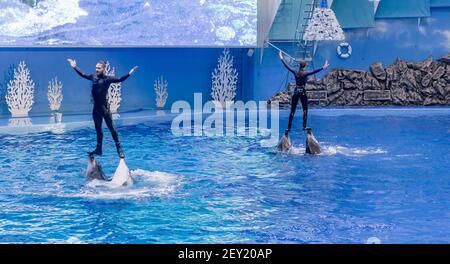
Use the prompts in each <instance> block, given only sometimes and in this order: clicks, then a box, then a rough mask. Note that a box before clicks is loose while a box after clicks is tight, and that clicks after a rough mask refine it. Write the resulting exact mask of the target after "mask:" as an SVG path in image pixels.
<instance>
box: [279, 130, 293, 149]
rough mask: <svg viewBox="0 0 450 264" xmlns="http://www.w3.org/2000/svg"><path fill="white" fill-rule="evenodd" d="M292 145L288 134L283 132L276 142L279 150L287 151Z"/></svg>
mask: <svg viewBox="0 0 450 264" xmlns="http://www.w3.org/2000/svg"><path fill="white" fill-rule="evenodd" d="M291 147H292V144H291V140H290V139H289V134H287V133H286V134H284V135H283V136H282V137H281V139H280V142H278V145H277V148H278V150H279V151H281V152H288V151H289V150H290V149H291Z"/></svg>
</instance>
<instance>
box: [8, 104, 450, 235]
mask: <svg viewBox="0 0 450 264" xmlns="http://www.w3.org/2000/svg"><path fill="white" fill-rule="evenodd" d="M287 114H288V113H287V112H282V113H281V126H282V127H283V128H284V126H285V124H286V122H287ZM171 118H172V116H170V115H166V116H165V117H164V116H163V117H161V116H159V117H153V116H152V117H149V118H147V119H145V118H144V119H139V120H138V119H135V120H134V121H132V119H128V120H122V121H119V122H118V124H119V133H120V137H121V140H122V142H123V143H122V144H123V147H124V150H125V153H126V155H127V158H126V161H127V164H128V166H129V167H130V169H131V170H132V175H133V177H134V179H135V185H134V186H133V187H130V188H121V189H108V188H106V187H102V186H93V185H91V184H88V183H87V182H86V180H85V178H84V174H83V170H84V169H85V168H86V163H87V161H86V159H85V157H84V153H85V151H86V150H88V149H90V148H92V147H93V146H94V142H95V133H94V131H93V129H92V127H91V125H90V122H88V123H83V122H80V123H78V125H79V126H78V127H73V128H72V129H66V130H65V131H64V130H63V129H60V130H53V131H44V132H35V133H29V134H23V133H17V134H11V130H8V131H9V132H8V134H5V133H1V134H0V183H1V184H0V208H1V210H0V242H4V243H6V242H18V243H23V242H25V243H31V242H32V243H182V242H183V243H219V242H222V243H365V242H366V241H367V239H368V238H370V237H376V238H378V239H379V240H380V241H381V243H416V242H423V243H440V242H444V243H449V242H450V210H449V208H450V199H449V197H450V173H449V171H450V163H449V161H450V151H449V150H450V109H448V108H440V109H436V110H430V109H396V110H394V111H385V110H380V109H369V110H333V109H327V110H312V113H311V117H310V125H311V126H312V127H313V128H314V129H315V135H316V137H317V139H318V140H319V141H320V142H321V143H322V146H323V148H324V150H325V153H324V154H322V155H319V156H305V155H304V154H303V141H304V135H303V133H301V131H299V129H298V128H299V123H298V122H299V121H300V117H297V119H296V122H297V123H295V125H294V129H293V132H292V136H291V137H292V140H293V143H294V145H295V146H296V150H297V151H295V152H294V153H293V154H281V153H277V152H276V151H275V150H274V149H267V148H262V147H261V146H260V141H261V140H263V139H264V138H263V137H256V138H247V137H227V138H223V137H218V138H208V137H174V136H173V135H172V134H171V133H170V121H171ZM63 120H67V118H65V117H63ZM86 120H87V118H86ZM87 125H88V126H87ZM68 127H69V126H68ZM105 138H106V142H105V150H104V152H105V154H104V156H103V157H102V158H100V162H101V163H102V164H103V166H104V168H105V170H106V172H107V174H108V175H112V174H113V173H114V170H115V167H116V166H117V163H118V161H117V159H116V154H115V151H114V148H113V142H112V141H111V138H110V136H109V134H108V133H106V131H105Z"/></svg>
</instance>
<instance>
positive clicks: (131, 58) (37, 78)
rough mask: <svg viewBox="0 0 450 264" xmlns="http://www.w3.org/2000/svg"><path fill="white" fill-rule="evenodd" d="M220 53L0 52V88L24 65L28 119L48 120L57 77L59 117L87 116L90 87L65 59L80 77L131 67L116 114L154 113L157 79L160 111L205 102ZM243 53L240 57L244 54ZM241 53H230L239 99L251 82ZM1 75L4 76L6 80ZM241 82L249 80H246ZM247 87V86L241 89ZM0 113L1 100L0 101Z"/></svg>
mask: <svg viewBox="0 0 450 264" xmlns="http://www.w3.org/2000/svg"><path fill="white" fill-rule="evenodd" d="M222 51H223V49H215V48H210V49H187V48H186V49H184V48H183V49H176V48H161V49H150V48H149V49H144V48H135V49H132V48H120V49H113V48H3V49H0V73H2V74H0V82H1V83H4V82H5V81H6V79H7V78H6V76H4V75H5V74H6V73H7V71H8V69H9V67H10V65H11V64H15V65H16V66H17V65H18V64H19V62H20V61H25V62H26V64H27V66H28V68H29V69H30V71H31V78H32V79H33V81H34V82H35V84H36V87H35V104H34V106H33V108H32V110H31V112H30V115H40V114H48V113H49V112H50V110H49V107H48V101H47V86H48V82H49V81H50V79H51V78H54V77H55V76H58V79H59V80H60V81H61V82H62V83H63V95H64V100H63V103H62V106H61V111H62V112H64V113H88V112H90V111H91V108H92V107H91V102H90V98H91V97H90V82H89V81H87V80H84V79H82V78H81V77H79V76H78V75H77V74H76V73H75V71H74V70H73V69H72V68H71V67H70V66H69V64H68V63H67V58H75V59H76V60H77V63H78V65H79V67H80V68H81V69H82V70H84V71H85V72H89V73H92V72H94V71H95V63H96V62H97V61H98V60H108V61H109V62H110V63H111V65H112V66H114V67H115V68H116V75H118V76H120V75H123V74H126V73H128V71H129V70H130V69H131V68H132V67H133V66H134V65H138V66H139V70H138V72H136V74H135V75H133V76H132V77H131V78H129V79H128V80H127V81H125V82H124V83H123V84H122V98H123V101H122V105H121V108H120V109H119V110H120V111H127V110H135V109H140V108H144V109H153V108H155V107H156V106H155V94H154V90H153V84H154V81H155V79H156V78H158V76H161V75H162V76H164V78H165V79H166V80H167V81H168V82H169V87H168V91H169V98H168V100H167V104H166V107H168V108H170V106H171V104H172V102H173V101H176V100H186V101H189V102H191V101H193V93H195V92H201V93H203V100H209V99H210V92H211V73H212V71H213V70H214V68H215V67H216V66H217V63H218V61H217V60H218V58H219V56H220V55H221V53H222ZM244 52H245V54H244ZM246 52H247V49H231V53H232V55H233V56H234V65H235V68H236V69H237V70H238V73H239V83H238V90H237V98H238V99H241V98H242V96H243V90H242V87H243V86H244V83H245V82H251V81H252V80H251V76H252V75H251V74H248V73H246V72H244V69H245V71H247V70H251V69H252V62H251V58H250V57H248V56H247V55H246ZM6 75H7V74H6ZM246 76H249V78H247V77H246ZM247 85H248V84H247ZM0 101H1V102H2V104H3V111H2V114H3V115H9V112H8V111H7V110H6V111H5V107H4V105H5V99H4V96H2V98H0Z"/></svg>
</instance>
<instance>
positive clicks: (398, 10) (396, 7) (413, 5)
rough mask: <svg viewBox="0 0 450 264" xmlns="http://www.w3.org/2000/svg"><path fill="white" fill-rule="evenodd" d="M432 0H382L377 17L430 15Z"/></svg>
mask: <svg viewBox="0 0 450 264" xmlns="http://www.w3.org/2000/svg"><path fill="white" fill-rule="evenodd" d="M429 16H430V0H408V1H404V0H402V1H399V0H382V1H380V4H379V5H378V9H377V13H376V15H375V18H404V17H429Z"/></svg>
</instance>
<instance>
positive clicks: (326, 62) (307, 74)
mask: <svg viewBox="0 0 450 264" xmlns="http://www.w3.org/2000/svg"><path fill="white" fill-rule="evenodd" d="M328 66H330V64H328V61H325V63H324V64H323V66H322V67H320V68H318V69H315V70H314V71H310V72H308V73H306V74H305V76H309V75H313V74H316V73H318V72H320V71H321V70H323V69H326V68H328Z"/></svg>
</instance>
